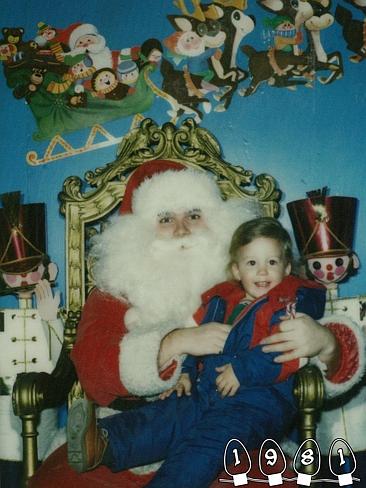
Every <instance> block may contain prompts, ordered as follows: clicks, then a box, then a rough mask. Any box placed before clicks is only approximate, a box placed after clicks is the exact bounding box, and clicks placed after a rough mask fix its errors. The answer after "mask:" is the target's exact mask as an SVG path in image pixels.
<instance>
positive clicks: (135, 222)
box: [92, 201, 258, 330]
mask: <svg viewBox="0 0 366 488" xmlns="http://www.w3.org/2000/svg"><path fill="white" fill-rule="evenodd" d="M256 214H258V212H257V207H256V206H255V205H254V206H253V205H252V204H245V205H244V204H243V203H242V202H233V201H228V202H222V205H221V206H220V208H218V209H214V210H213V211H212V212H208V211H207V212H206V214H205V217H206V222H207V224H208V229H207V230H202V231H200V232H199V233H198V232H197V233H194V234H192V235H190V236H188V237H184V238H173V239H171V238H169V239H157V238H156V236H155V231H154V226H153V224H151V223H148V222H146V221H145V220H144V219H142V218H141V217H136V216H135V215H125V216H123V217H121V216H118V217H115V218H114V220H112V222H111V224H110V225H109V226H108V227H107V228H106V229H105V231H104V232H103V233H102V234H101V235H99V236H97V237H96V238H95V243H94V246H93V248H92V255H93V256H94V257H95V258H96V264H95V266H94V270H93V271H94V272H93V275H94V276H95V281H96V285H97V287H98V288H100V289H101V290H102V291H105V292H107V293H109V294H111V295H113V296H114V297H116V298H119V299H121V300H123V299H124V300H128V302H129V303H130V305H131V306H132V310H131V312H130V313H129V314H128V315H127V316H126V322H127V323H126V326H127V327H128V328H129V329H130V330H131V329H132V328H134V329H137V330H138V328H141V329H145V328H149V330H153V329H154V328H159V329H160V330H162V329H163V330H165V329H166V330H172V329H173V328H175V327H185V326H187V325H192V323H189V320H191V317H192V315H193V314H194V313H195V311H196V310H197V309H198V308H199V306H200V304H201V295H202V293H203V292H205V291H206V290H209V289H210V288H211V287H213V286H214V285H216V284H218V283H220V282H221V281H224V280H225V279H226V266H227V264H228V260H229V254H228V248H229V244H230V240H231V235H232V233H233V231H234V229H235V228H236V227H237V226H238V225H239V224H240V223H241V222H243V221H245V220H248V219H249V218H253V217H254V216H255V215H256Z"/></svg>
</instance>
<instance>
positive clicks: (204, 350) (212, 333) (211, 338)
mask: <svg viewBox="0 0 366 488" xmlns="http://www.w3.org/2000/svg"><path fill="white" fill-rule="evenodd" d="M230 330H231V326H230V325H226V324H219V323H218V322H210V323H208V324H204V325H201V326H199V327H193V328H188V329H182V332H183V334H184V341H183V343H182V347H183V348H184V350H183V351H182V353H184V354H191V355H192V356H204V355H206V354H220V353H221V352H222V350H223V349H224V345H225V342H226V339H227V336H228V335H229V332H230Z"/></svg>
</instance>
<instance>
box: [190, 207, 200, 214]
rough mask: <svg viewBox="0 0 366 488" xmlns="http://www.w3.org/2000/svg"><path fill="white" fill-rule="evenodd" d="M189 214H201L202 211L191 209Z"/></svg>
mask: <svg viewBox="0 0 366 488" xmlns="http://www.w3.org/2000/svg"><path fill="white" fill-rule="evenodd" d="M188 213H189V214H192V213H202V210H201V209H200V208H192V210H188Z"/></svg>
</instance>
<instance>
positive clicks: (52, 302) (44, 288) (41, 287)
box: [35, 280, 60, 321]
mask: <svg viewBox="0 0 366 488" xmlns="http://www.w3.org/2000/svg"><path fill="white" fill-rule="evenodd" d="M35 292H36V301H37V309H38V312H39V315H40V317H41V319H42V320H46V321H49V320H56V319H57V311H58V307H59V305H60V292H59V291H57V292H56V293H55V295H53V293H52V290H51V285H50V283H49V281H47V280H41V281H40V282H39V283H37V285H36V288H35Z"/></svg>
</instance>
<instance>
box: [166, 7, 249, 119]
mask: <svg viewBox="0 0 366 488" xmlns="http://www.w3.org/2000/svg"><path fill="white" fill-rule="evenodd" d="M192 4H193V6H194V10H193V12H192V13H190V12H189V11H188V9H187V7H186V5H185V2H184V0H179V1H177V2H176V6H177V7H178V8H180V10H181V11H182V14H183V15H168V20H169V21H170V23H171V24H172V26H173V27H174V28H175V31H176V32H175V33H173V34H172V35H171V36H169V37H168V38H167V39H165V41H164V44H165V46H166V47H167V48H168V49H169V53H168V56H165V57H164V59H163V61H162V64H161V74H162V77H163V83H162V89H163V91H165V92H166V93H167V94H168V95H169V96H170V97H171V98H170V103H171V106H172V110H171V111H170V112H168V113H169V115H171V116H175V117H177V116H180V115H182V114H183V113H190V114H192V113H194V114H195V119H196V121H198V122H199V121H200V120H201V119H202V116H203V113H202V111H201V107H200V104H202V108H203V110H204V111H205V112H206V113H208V112H209V111H210V110H211V108H212V105H211V102H210V100H209V99H208V98H207V97H206V96H205V95H207V94H208V93H211V92H214V93H215V95H214V98H215V99H216V100H218V101H219V102H220V104H219V105H217V106H216V107H215V111H223V110H226V109H227V108H228V106H229V105H230V103H231V99H232V96H233V95H234V93H235V91H236V89H237V87H238V84H239V83H240V82H241V81H243V80H244V79H245V78H246V77H247V76H248V73H247V72H246V71H245V70H242V69H240V68H238V67H237V64H236V55H237V52H238V49H239V45H240V42H241V41H242V39H243V38H244V36H245V35H246V34H248V33H249V32H251V31H252V30H253V29H254V19H253V18H251V17H249V16H247V15H244V13H243V11H242V10H243V9H244V7H245V2H244V0H218V1H217V2H215V3H211V4H209V5H201V4H200V0H192ZM238 7H239V8H238ZM185 39H186V40H187V41H189V42H186V43H185ZM189 44H190V45H191V44H194V45H195V47H196V51H195V50H194V49H190V52H188V50H187V49H188V45H189ZM184 47H186V48H187V49H186V50H184ZM174 55H175V58H174ZM177 56H178V58H177ZM179 56H182V58H184V59H182V60H179ZM169 57H170V58H171V59H172V61H171V60H170V59H169ZM174 60H175V61H176V63H175V64H174Z"/></svg>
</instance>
